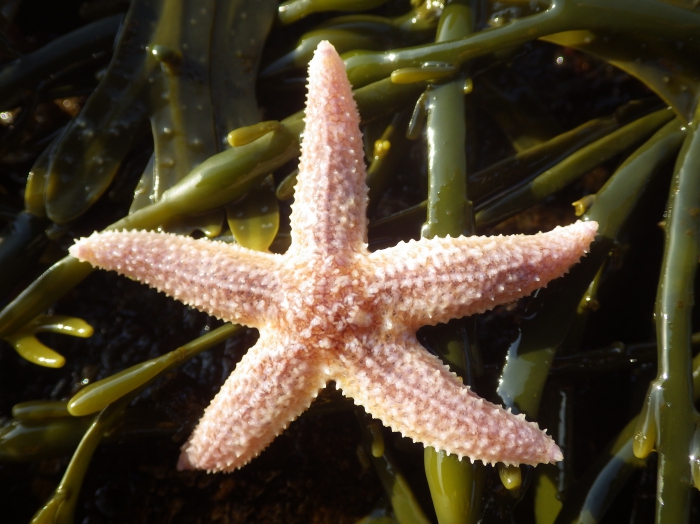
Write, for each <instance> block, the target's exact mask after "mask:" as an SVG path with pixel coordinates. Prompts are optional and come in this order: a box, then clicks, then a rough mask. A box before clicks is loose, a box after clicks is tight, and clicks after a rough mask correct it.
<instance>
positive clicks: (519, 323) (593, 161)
mask: <svg viewBox="0 0 700 524" xmlns="http://www.w3.org/2000/svg"><path fill="white" fill-rule="evenodd" d="M53 4H54V3H50V2H45V1H42V0H33V1H31V0H24V1H22V0H14V1H10V2H6V3H5V4H4V5H3V8H2V10H1V11H0V35H1V36H2V38H0V59H1V60H2V62H3V65H2V66H0V94H1V95H2V96H0V101H1V104H2V107H0V111H1V112H0V169H1V170H2V179H0V210H1V211H2V219H3V221H4V223H5V227H4V229H3V231H2V233H0V238H1V241H0V292H1V293H2V298H0V300H1V302H0V305H1V306H2V307H3V309H2V311H1V312H0V337H1V338H3V339H4V340H5V341H6V343H3V347H2V348H0V349H1V351H0V416H2V417H3V418H2V427H0V486H1V487H2V489H0V502H1V503H0V512H1V514H2V515H3V517H2V518H3V521H8V522H27V521H29V520H31V519H32V514H34V521H35V522H42V523H43V522H56V523H71V522H74V521H82V522H125V521H129V522H166V521H167V522H200V521H217V522H246V521H253V522H326V521H328V522H355V521H358V519H361V520H359V521H361V522H365V523H369V522H378V523H388V522H398V523H401V524H409V523H421V522H430V521H437V522H440V523H441V524H447V523H458V522H463V523H470V522H478V521H482V522H501V521H512V520H516V521H517V522H537V523H539V524H549V523H558V524H563V523H568V522H621V521H625V522H627V521H629V522H635V523H640V522H651V521H652V520H653V521H655V522H657V523H667V522H674V523H676V522H688V521H689V520H690V519H691V518H698V513H700V496H699V495H698V492H697V489H696V488H700V431H699V430H698V429H697V424H698V420H699V419H698V414H697V411H696V408H695V401H696V400H697V397H698V396H700V356H697V355H696V356H695V357H693V355H694V353H695V349H697V348H696V346H697V345H698V344H700V333H697V332H698V330H700V323H699V321H700V318H699V316H698V313H697V311H695V310H694V308H693V296H694V292H695V291H696V290H697V279H696V267H697V264H698V261H699V259H700V131H699V130H698V126H699V125H700V104H699V103H698V101H699V99H700V70H699V69H700V65H699V64H698V62H697V59H696V58H695V57H696V56H697V53H698V51H699V50H700V49H699V48H700V37H699V36H698V35H700V10H698V3H697V1H694V0H665V1H662V0H557V1H556V2H547V1H539V0H510V1H499V2H487V1H481V2H476V1H468V0H453V1H449V0H447V1H445V2H440V1H432V0H428V1H421V0H414V1H413V2H411V3H410V4H409V2H407V1H406V0H353V1H352V2H348V1H340V0H293V1H291V2H286V3H284V4H282V5H279V6H278V5H277V2H274V1H272V0H227V1H223V0H201V1H197V2H194V1H185V0H169V1H167V2H166V1H165V0H132V1H131V2H127V1H126V0H94V1H90V2H85V3H80V2H68V3H62V5H61V7H60V8H57V7H56V6H54V7H49V6H50V5H52V6H53ZM52 10H53V11H52ZM342 11H348V12H349V13H350V14H347V13H343V12H342ZM37 13H42V15H41V16H40V15H37ZM47 13H53V14H54V15H55V16H48V15H47ZM38 18H41V20H42V21H37V19H38ZM320 40H329V41H331V43H333V44H334V46H335V47H336V48H337V49H338V50H339V52H341V53H344V55H343V57H344V59H345V62H346V68H347V71H348V75H349V77H350V80H351V82H352V84H353V86H354V88H355V97H356V100H357V103H358V106H359V110H360V114H361V118H362V121H363V126H364V129H363V131H364V135H365V150H366V156H367V158H368V159H369V160H370V165H369V171H368V185H369V187H370V204H369V205H370V208H369V213H370V230H369V241H370V247H371V248H375V249H376V248H379V247H382V246H387V245H392V244H395V243H396V242H398V241H399V240H405V239H408V238H415V237H418V236H420V235H424V236H444V235H453V236H454V235H460V234H464V235H472V234H497V233H501V232H532V231H536V230H539V229H547V228H549V227H550V226H551V225H552V224H555V223H564V222H571V221H573V220H574V219H575V216H574V215H579V216H584V217H586V218H588V219H591V220H596V221H597V222H598V223H599V224H600V229H599V236H598V237H597V239H596V242H595V243H594V245H593V246H592V249H591V253H590V254H589V255H588V256H587V257H586V258H585V259H584V260H583V261H582V263H580V264H579V265H577V266H576V267H574V268H573V269H572V271H571V272H570V273H569V274H568V275H567V276H565V277H564V278H562V279H559V280H557V281H555V282H553V283H552V284H550V286H549V287H548V288H546V289H544V290H541V291H540V292H538V293H537V294H536V295H535V296H534V297H532V298H530V299H528V300H524V301H521V302H520V303H519V304H514V305H511V306H509V307H499V308H497V309H496V310H495V311H493V312H491V313H488V314H485V315H481V316H478V317H472V318H468V319H463V320H459V321H452V322H450V323H449V324H447V325H444V326H438V327H436V328H430V329H428V328H424V329H423V330H421V332H420V333H419V335H420V337H421V341H422V342H423V343H424V344H425V345H426V347H428V348H429V349H430V350H431V351H434V352H435V353H436V354H438V355H439V356H440V357H441V358H443V359H444V360H445V361H446V362H448V363H449V364H450V366H452V368H453V369H454V370H455V371H456V372H457V373H459V374H460V375H461V376H462V377H463V379H464V380H465V382H467V383H469V384H471V385H472V386H473V387H475V389H476V390H477V392H478V393H479V394H480V395H481V396H484V397H486V398H489V399H490V400H493V401H495V402H500V403H503V404H504V405H506V406H508V407H511V408H512V409H514V410H516V411H518V412H523V413H525V414H527V416H528V417H529V418H531V419H536V420H538V421H539V422H540V425H541V426H544V427H547V428H549V432H550V433H551V434H553V436H554V437H555V439H556V440H557V442H559V443H560V445H561V446H562V449H563V451H564V455H565V460H564V461H563V462H561V463H559V464H557V465H550V466H539V467H537V468H531V467H526V466H522V467H520V468H505V467H504V468H495V469H494V468H490V467H489V468H487V467H484V466H483V465H481V464H480V463H478V462H475V463H471V462H469V461H462V462H460V461H457V460H456V459H455V458H454V457H451V456H445V455H444V454H443V453H437V452H435V451H434V450H432V449H430V448H428V449H425V450H424V449H423V448H422V447H421V446H418V445H415V444H412V443H410V442H407V441H405V440H404V439H400V438H398V437H397V435H394V434H392V433H390V432H389V431H388V430H386V428H382V427H381V425H380V424H379V423H378V422H377V421H373V420H371V419H369V418H368V417H367V416H366V415H365V414H364V412H362V411H361V410H358V409H357V408H355V407H354V406H353V405H352V403H349V402H348V401H346V400H345V399H344V398H343V397H342V396H341V395H340V394H338V393H337V392H335V391H333V389H332V388H330V390H329V391H327V392H325V393H324V394H323V395H321V396H320V398H319V399H318V400H317V401H316V402H315V403H314V405H313V406H312V409H311V410H310V411H309V412H307V413H306V414H305V415H304V416H302V417H301V418H300V419H299V420H298V421H296V422H295V423H294V424H292V426H291V427H290V428H289V429H288V431H286V432H285V434H284V435H283V436H282V437H281V438H280V439H278V440H277V441H276V442H275V443H274V444H273V445H272V446H271V447H270V448H269V449H268V450H267V451H266V452H265V453H264V454H263V455H262V456H261V457H260V458H259V459H258V460H256V461H255V462H254V463H252V464H250V465H248V466H246V467H245V468H244V469H243V470H240V471H238V472H235V473H233V474H230V475H207V474H206V473H201V472H186V473H177V472H176V471H175V461H176V457H177V453H178V446H179V445H180V444H181V443H182V442H183V441H184V439H185V438H186V436H187V434H188V433H189V430H190V429H191V427H192V426H193V425H194V423H195V422H196V420H197V418H198V416H199V415H200V414H201V411H202V409H203V407H204V405H205V404H206V402H207V401H208V399H209V398H211V396H213V392H215V391H216V390H217V389H218V387H219V386H220V384H221V382H222V381H223V379H224V378H225V377H226V376H227V375H228V373H229V372H230V370H231V368H232V367H233V366H235V363H236V361H237V360H238V359H239V358H240V356H241V354H242V353H243V352H244V351H245V349H246V348H247V347H249V346H250V345H251V343H252V342H253V341H254V339H255V336H256V335H255V333H254V332H251V331H250V330H246V329H245V328H241V327H239V326H233V325H230V324H224V325H222V324H221V323H220V322H217V321H215V320H213V319H211V318H208V317H207V316H206V315H203V314H201V313H198V312H195V311H191V310H188V309H187V308H185V307H184V306H182V305H180V304H176V303H174V302H172V301H169V300H167V299H165V298H164V297H162V296H160V295H158V294H156V293H155V292H152V291H151V290H148V289H145V288H144V287H141V286H138V285H137V284H135V283H132V282H127V281H125V280H123V279H120V278H118V277H116V276H113V275H109V274H102V273H92V270H91V269H90V267H89V266H88V265H86V264H81V263H79V262H77V261H76V260H75V259H73V258H71V257H69V256H66V248H67V246H69V245H70V244H71V243H72V241H73V238H75V237H76V236H81V235H84V234H87V233H90V232H92V231H93V230H96V229H97V230H99V229H123V228H127V229H160V230H167V231H173V232H178V233H181V234H194V235H204V236H207V237H211V238H214V237H216V238H219V239H222V240H226V241H231V242H233V241H235V242H239V243H241V244H243V245H245V246H248V247H251V248H255V249H270V250H272V251H277V252H281V251H284V250H285V249H286V247H287V245H288V243H289V235H288V230H289V224H288V215H289V205H288V204H289V200H290V199H291V198H292V197H293V185H294V180H295V176H296V173H295V171H294V167H295V158H296V157H297V156H298V153H299V149H298V148H299V136H300V133H302V132H303V114H302V113H301V112H300V111H298V109H299V108H300V107H301V105H302V101H303V93H304V78H305V64H306V63H307V61H308V60H309V58H310V56H311V52H312V50H313V49H314V48H315V46H316V44H317V43H318V42H319V41H320ZM571 202H574V207H573V208H571V207H570V203H571ZM91 273H92V274H91ZM63 335H71V336H70V337H66V336H63ZM76 337H78V338H76ZM81 337H88V338H81ZM13 348H14V351H13ZM207 350H208V351H207ZM10 412H11V413H10Z"/></svg>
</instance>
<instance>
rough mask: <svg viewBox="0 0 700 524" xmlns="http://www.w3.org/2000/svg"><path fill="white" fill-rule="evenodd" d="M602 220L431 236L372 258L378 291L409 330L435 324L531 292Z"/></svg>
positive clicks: (571, 260) (572, 259)
mask: <svg viewBox="0 0 700 524" xmlns="http://www.w3.org/2000/svg"><path fill="white" fill-rule="evenodd" d="M597 229H598V224H597V223H596V222H577V223H575V224H572V225H570V226H566V227H557V228H556V229H554V230H552V231H550V232H548V233H539V234H537V235H514V236H507V237H503V236H498V237H458V238H433V239H429V240H428V239H422V240H420V241H417V242H416V241H411V242H409V243H407V244H405V243H401V244H399V245H397V246H394V247H392V248H388V249H384V250H382V251H377V252H375V253H372V254H371V255H370V256H369V261H370V264H372V265H373V271H374V283H373V284H372V292H373V293H375V294H376V297H377V298H376V300H377V301H378V302H380V303H382V306H383V307H384V308H386V310H387V311H391V315H390V317H391V318H393V319H395V320H396V321H398V322H403V323H404V324H405V325H406V326H408V327H410V328H415V329H417V328H418V327H420V326H423V325H435V324H438V323H440V322H447V321H448V320H450V319H452V318H459V317H464V316H468V315H473V314H476V313H483V312H484V311H487V310H489V309H491V308H493V307H494V306H495V305H497V304H504V303H507V302H509V301H511V300H515V299H518V298H520V297H523V296H526V295H529V294H530V293H532V292H533V291H534V290H536V289H538V288H540V287H543V286H545V285H547V283H549V282H550V281H551V280H553V279H555V278H557V277H560V276H562V275H563V274H564V273H566V272H567V271H568V269H569V268H570V267H571V266H572V265H573V264H575V263H576V262H578V260H579V259H580V258H581V256H583V255H584V254H585V253H586V252H587V251H588V247H589V245H590V244H591V242H592V241H593V238H594V237H595V234H596V231H597Z"/></svg>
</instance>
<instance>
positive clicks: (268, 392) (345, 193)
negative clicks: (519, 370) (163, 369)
mask: <svg viewBox="0 0 700 524" xmlns="http://www.w3.org/2000/svg"><path fill="white" fill-rule="evenodd" d="M366 204H367V187H366V185H365V165H364V157H363V150H362V140H361V134H360V130H359V116H358V113H357V109H356V107H355V103H354V101H353V98H352V91H351V88H350V85H349V83H348V80H347V77H346V75H345V69H344V67H343V62H342V61H341V60H340V58H339V57H338V55H337V53H336V52H335V49H333V47H332V46H331V45H330V44H329V43H327V42H323V43H321V44H320V45H319V46H318V49H317V51H316V54H315V56H314V58H313V60H312V61H311V63H310V65H309V92H308V98H307V108H306V129H305V132H304V140H303V144H302V155H301V163H300V166H299V177H298V183H297V187H296V191H295V203H294V206H293V211H292V218H291V222H292V245H291V247H290V248H289V250H288V251H287V253H286V254H284V255H275V254H270V253H261V252H256V251H251V250H248V249H245V248H243V247H240V246H237V245H231V244H225V243H222V242H210V241H208V240H193V239H191V238H183V237H180V236H176V235H169V234H160V233H147V232H138V231H134V232H129V231H125V232H109V233H101V234H95V235H93V236H91V237H90V238H87V239H82V240H80V241H79V242H77V243H76V244H75V245H74V246H73V247H72V248H71V254H73V255H74V256H76V257H77V258H79V259H81V260H87V261H89V262H91V263H92V264H94V265H97V266H99V267H102V268H106V269H113V270H116V271H118V272H120V273H122V274H124V275H127V276H129V277H132V278H135V279H138V280H140V281H142V282H145V283H147V284H149V285H151V286H153V287H156V288H157V289H159V290H161V291H163V292H165V293H167V294H168V295H170V296H172V297H174V298H176V299H178V300H181V301H183V302H185V303H186V304H190V305H192V306H194V307H196V308H198V309H201V310H203V311H206V312H208V313H210V314H212V315H215V316H217V317H219V318H222V319H225V320H228V321H231V322H237V323H240V324H244V325H247V326H252V327H256V328H258V329H259V330H260V339H259V340H258V342H257V344H256V345H255V346H254V347H253V348H252V349H250V351H248V353H247V354H246V355H245V356H244V357H243V360H241V362H240V363H239V364H238V366H237V367H236V369H235V371H234V372H233V373H232V374H231V376H230V377H229V378H228V380H227V381H226V383H225V384H224V385H223V387H222V388H221V391H220V392H219V393H218V395H217V396H216V398H215V399H214V400H213V401H212V403H211V405H210V406H209V407H208V408H207V410H206V412H205V413H204V416H203V417H202V419H201V420H200V422H199V425H198V426H197V427H196V428H195V430H194V433H193V434H192V436H191V437H190V439H189V441H188V442H187V443H186V444H185V445H184V446H183V451H182V455H181V456H180V461H179V464H178V467H179V468H181V469H185V468H191V467H195V468H202V469H207V470H210V471H220V470H223V471H230V470H233V469H236V468H239V467H241V466H243V465H244V464H246V463H247V462H248V461H249V460H251V459H252V458H253V457H255V456H256V455H258V454H259V453H260V452H261V451H262V450H263V449H264V448H265V447H266V446H267V445H268V444H269V443H270V442H271V441H272V440H273V439H274V438H275V436H277V435H278V434H279V433H280V432H281V431H283V430H284V428H286V427H287V425H288V424H289V423H290V422H291V421H292V420H294V419H295V418H296V417H298V416H299V415H300V414H301V413H302V412H303V411H304V410H305V409H306V408H307V407H308V406H309V404H310V403H311V402H312V400H313V399H314V397H316V395H317V394H318V392H319V390H320V389H321V388H323V387H324V386H325V385H326V383H327V382H328V381H330V380H334V381H335V382H336V385H337V386H338V387H339V388H340V389H342V391H343V393H344V394H345V395H347V396H350V397H352V398H353V399H355V402H356V403H358V404H361V405H362V406H364V408H365V409H366V410H367V411H368V412H369V413H371V414H372V415H373V416H375V417H377V418H378V419H380V420H381V421H382V422H384V423H385V424H387V425H388V426H390V427H391V428H392V429H394V430H396V431H400V432H401V433H402V434H403V435H405V436H407V437H410V438H412V439H413V440H416V441H419V442H422V443H423V444H425V445H427V446H433V447H434V448H436V449H439V450H445V451H447V452H449V453H455V454H457V455H458V456H459V457H460V458H461V457H462V456H468V457H470V458H472V459H479V460H482V461H484V462H488V463H495V462H504V463H506V464H522V463H524V464H537V463H541V462H554V461H557V460H561V458H562V455H561V452H560V451H559V448H558V447H557V445H556V444H555V443H554V441H553V440H552V439H551V438H550V437H548V436H547V435H546V434H545V433H544V432H542V431H540V430H539V429H538V427H537V425H536V424H534V423H531V422H527V421H526V420H524V417H523V416H515V415H513V414H511V413H510V412H508V411H506V410H505V409H503V408H501V407H499V406H495V405H493V404H490V403H489V402H486V401H484V400H483V399H481V398H479V397H478V396H477V395H476V394H474V393H473V392H471V391H470V389H469V388H468V387H466V386H464V385H463V384H462V382H461V380H460V379H459V378H458V377H457V376H456V375H454V374H453V373H451V372H450V371H449V370H448V369H447V367H446V366H445V365H443V364H442V363H441V362H440V360H439V359H438V358H436V357H435V356H433V355H431V354H430V353H428V352H427V351H426V350H425V349H424V348H423V347H421V345H420V344H419V343H418V341H417V340H416V336H415V332H416V330H417V329H418V328H419V327H421V326H423V325H426V324H430V325H434V324H437V323H439V322H446V321H448V320H449V319H452V318H457V317H463V316H466V315H472V314H474V313H481V312H483V311H486V310H487V309H490V308H492V307H494V306H495V305H496V304H500V303H505V302H509V301H512V300H514V299H516V298H519V297H522V296H524V295H527V294H529V293H531V292H532V291H533V290H535V289H537V288H539V287H541V286H544V285H545V284H546V283H547V282H549V281H550V280H552V279H554V278H557V277H558V276H560V275H562V274H563V273H565V272H566V271H567V269H568V268H569V267H570V266H571V265H572V264H574V263H576V262H577V261H578V259H579V258H580V257H581V256H582V255H583V253H585V252H586V250H587V248H588V246H589V244H590V243H591V241H592V240H593V237H594V236H595V233H596V230H597V224H595V223H591V222H586V223H583V222H579V223H576V224H574V225H572V226H568V227H565V228H557V229H555V230H554V231H551V232H549V233H545V234H538V235H533V236H522V235H521V236H512V237H471V238H465V237H460V238H434V239H431V240H426V239H423V240H420V241H418V242H415V241H412V242H409V243H407V244H404V243H401V244H399V245H397V246H396V247H393V248H389V249H385V250H382V251H377V252H374V253H370V252H369V251H368V250H367V243H366V235H367V219H366V217H365V209H366Z"/></svg>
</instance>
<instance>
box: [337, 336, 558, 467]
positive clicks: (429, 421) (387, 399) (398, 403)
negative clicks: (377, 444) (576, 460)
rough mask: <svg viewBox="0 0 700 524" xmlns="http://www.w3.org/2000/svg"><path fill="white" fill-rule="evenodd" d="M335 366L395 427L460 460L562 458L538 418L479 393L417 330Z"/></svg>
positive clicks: (351, 391) (346, 387)
mask: <svg viewBox="0 0 700 524" xmlns="http://www.w3.org/2000/svg"><path fill="white" fill-rule="evenodd" d="M331 373H332V375H334V378H335V381H336V384H337V385H338V387H340V388H341V389H342V391H343V394H345V395H346V396H349V397H352V398H353V399H355V402H356V403H358V404H360V405H362V406H363V407H364V408H365V409H366V410H367V411H368V412H369V413H370V414H371V415H372V416H374V417H376V418H378V419H380V420H381V421H382V422H384V424H386V425H388V426H389V427H391V429H393V430H394V431H399V432H400V433H401V434H402V435H404V436H406V437H410V438H411V439H413V440H414V441H416V442H422V443H423V444H424V445H426V446H432V447H433V448H435V449H437V450H444V451H446V452H448V453H453V454H455V455H457V456H458V457H459V458H460V459H461V458H462V457H464V456H467V457H470V458H471V459H472V460H481V461H483V462H485V463H496V462H503V463H505V464H532V465H535V464H539V463H548V462H557V461H559V460H561V459H562V458H563V457H562V454H561V451H560V450H559V447H558V446H557V445H556V444H555V442H554V441H553V440H552V438H551V437H549V436H548V435H547V434H546V433H545V432H544V431H541V430H540V429H539V428H538V426H537V424H535V423H533V422H528V421H526V420H525V417H524V415H514V414H512V413H510V411H506V410H505V409H503V408H502V407H500V406H496V405H494V404H491V403H490V402H487V401H485V400H484V399H482V398H480V397H479V396H477V395H476V394H474V393H473V392H472V391H471V390H470V389H469V388H468V387H467V386H464V385H463V384H462V382H461V380H460V379H459V378H458V377H457V375H455V374H454V373H452V372H451V371H450V370H449V369H448V368H447V366H445V365H444V364H443V363H442V362H440V360H439V359H438V358H437V357H435V356H434V355H431V354H430V353H428V352H427V351H426V350H425V349H424V348H423V347H422V346H421V345H420V344H419V343H418V341H417V340H416V338H415V337H414V336H411V335H405V336H403V337H400V338H399V337H397V338H395V339H390V340H388V341H383V340H376V341H375V342H374V343H373V344H371V348H370V349H368V350H367V354H365V355H363V356H362V358H358V359H352V360H350V359H348V361H347V362H346V363H345V366H344V368H343V369H339V370H333V371H332V372H331Z"/></svg>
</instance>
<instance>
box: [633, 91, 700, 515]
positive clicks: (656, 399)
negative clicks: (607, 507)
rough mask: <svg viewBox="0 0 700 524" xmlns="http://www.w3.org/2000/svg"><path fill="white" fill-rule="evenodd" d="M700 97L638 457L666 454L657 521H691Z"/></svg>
mask: <svg viewBox="0 0 700 524" xmlns="http://www.w3.org/2000/svg"><path fill="white" fill-rule="evenodd" d="M698 102H700V91H699V92H698V93H697V94H696V103H695V107H696V110H695V116H694V118H693V121H692V123H691V125H690V126H688V127H689V129H688V133H687V135H686V137H685V140H684V142H683V147H682V148H681V151H680V153H679V155H678V158H677V160H676V166H675V170H674V174H673V179H672V181H671V187H670V189H669V200H668V208H667V217H666V221H665V227H664V230H665V232H666V247H665V249H664V259H663V264H662V267H661V278H660V279H659V287H658V294H657V298H656V338H657V343H658V349H659V361H658V376H657V378H656V379H655V380H654V381H652V383H651V384H650V385H649V394H648V398H647V403H646V405H645V409H644V410H643V412H642V415H641V416H640V419H639V423H638V425H637V431H636V434H635V442H634V446H633V450H634V453H635V455H636V456H638V457H640V458H644V457H645V456H646V455H648V453H649V451H650V450H651V448H652V447H654V448H655V449H656V451H657V452H658V454H659V469H658V484H657V486H658V487H657V501H658V503H657V505H656V521H657V522H687V521H688V519H689V518H690V494H691V493H690V490H691V488H692V486H693V478H692V472H691V464H690V460H691V459H690V457H689V455H690V452H691V449H692V448H691V442H692V441H693V437H694V433H695V432H696V424H697V423H698V420H700V417H698V413H697V411H696V410H695V405H694V401H693V380H692V367H691V359H692V353H691V325H692V322H691V313H692V307H693V304H694V299H693V285H692V284H693V282H694V281H695V273H696V271H697V266H698V258H700V177H699V176H698V173H700V131H699V130H698V127H699V126H700V103H698Z"/></svg>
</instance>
